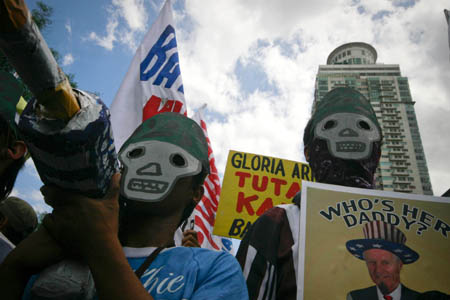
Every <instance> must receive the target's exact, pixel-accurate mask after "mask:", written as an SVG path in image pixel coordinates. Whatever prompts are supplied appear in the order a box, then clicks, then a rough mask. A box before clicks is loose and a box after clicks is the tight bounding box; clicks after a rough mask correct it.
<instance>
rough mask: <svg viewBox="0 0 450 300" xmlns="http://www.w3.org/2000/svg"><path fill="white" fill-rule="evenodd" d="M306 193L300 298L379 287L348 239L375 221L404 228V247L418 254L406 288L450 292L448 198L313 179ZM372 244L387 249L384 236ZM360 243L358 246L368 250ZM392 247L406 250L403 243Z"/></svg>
mask: <svg viewBox="0 0 450 300" xmlns="http://www.w3.org/2000/svg"><path fill="white" fill-rule="evenodd" d="M302 192H303V193H302V197H301V201H302V202H301V213H300V215H301V218H300V231H299V232H300V234H299V241H300V242H299V259H298V263H299V265H298V270H299V273H298V274H299V276H298V284H297V287H298V297H297V299H298V300H312V299H336V300H338V299H347V294H348V293H350V292H352V291H355V290H361V289H364V290H365V291H366V290H367V289H368V288H371V287H374V286H375V283H374V282H373V281H372V279H371V276H370V275H369V271H368V268H367V265H366V263H365V261H364V260H363V258H362V257H357V256H356V255H355V254H352V253H351V252H350V251H349V250H348V249H347V242H349V241H356V240H359V241H361V240H363V241H364V239H365V236H364V232H363V228H364V225H365V224H366V223H367V222H371V221H373V220H377V221H384V222H387V223H389V224H391V225H393V226H395V227H396V228H397V229H399V230H400V231H401V232H402V233H403V234H404V235H405V237H406V241H404V245H405V246H407V247H408V248H410V249H412V250H413V251H415V252H416V253H417V254H418V255H419V258H418V259H417V260H416V261H412V262H411V263H404V264H403V266H402V267H401V270H400V273H399V277H400V282H401V284H402V285H403V286H405V287H407V288H409V289H411V290H414V291H417V292H419V293H423V292H426V291H439V292H442V293H445V294H450V281H449V280H450V279H449V278H450V268H449V265H448V263H449V261H450V199H449V198H440V197H431V196H422V195H414V194H405V193H393V192H386V191H376V190H363V189H356V188H349V187H342V186H333V185H326V184H318V183H310V182H308V183H305V184H304V185H303V190H302ZM373 243H374V245H373V246H374V247H377V248H379V249H384V247H385V245H384V244H383V243H382V242H380V240H373ZM360 244H361V242H360ZM360 244H358V243H356V246H357V247H361V248H364V247H363V246H362V245H360ZM354 245H355V243H354V244H352V245H350V244H349V246H348V247H350V248H351V247H355V246H354ZM392 245H396V244H394V243H392ZM386 248H389V247H386ZM390 249H391V250H392V249H395V250H393V251H395V252H399V253H400V252H405V251H404V250H402V249H403V248H401V247H398V248H390ZM408 255H409V254H406V255H405V257H407V256H408ZM385 272H387V271H385ZM386 274H387V273H386ZM386 274H384V275H385V276H387V275H386ZM324 282H326V285H327V288H326V289H324ZM366 299H369V296H367V298H366ZM402 299H403V295H402Z"/></svg>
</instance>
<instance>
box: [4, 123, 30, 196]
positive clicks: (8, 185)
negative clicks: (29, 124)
mask: <svg viewBox="0 0 450 300" xmlns="http://www.w3.org/2000/svg"><path fill="white" fill-rule="evenodd" d="M17 140H18V139H17V136H16V135H15V133H14V131H13V130H12V129H11V127H9V125H8V123H7V122H6V121H5V119H4V118H3V117H2V116H1V115H0V141H1V143H2V144H4V145H5V146H4V148H3V149H0V159H7V157H8V156H7V151H8V149H9V148H11V147H12V146H13V145H14V143H15V142H16V141H17ZM25 160H26V158H25V156H23V157H21V158H20V159H17V160H14V162H13V163H11V165H9V166H8V168H7V169H6V170H5V171H4V172H3V174H0V201H2V200H3V199H6V197H8V195H9V194H10V193H11V191H12V189H13V187H14V183H15V182H16V178H17V175H18V174H19V170H20V169H21V168H22V167H23V165H24V164H25Z"/></svg>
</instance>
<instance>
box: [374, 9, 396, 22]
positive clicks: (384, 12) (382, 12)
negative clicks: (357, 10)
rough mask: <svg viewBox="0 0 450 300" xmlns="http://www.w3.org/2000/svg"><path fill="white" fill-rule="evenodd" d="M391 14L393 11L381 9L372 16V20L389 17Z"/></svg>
mask: <svg viewBox="0 0 450 300" xmlns="http://www.w3.org/2000/svg"><path fill="white" fill-rule="evenodd" d="M391 14H392V12H390V11H388V10H380V11H378V12H376V13H375V14H374V15H373V16H372V20H373V21H376V20H382V19H383V18H384V17H389V16H390V15H391Z"/></svg>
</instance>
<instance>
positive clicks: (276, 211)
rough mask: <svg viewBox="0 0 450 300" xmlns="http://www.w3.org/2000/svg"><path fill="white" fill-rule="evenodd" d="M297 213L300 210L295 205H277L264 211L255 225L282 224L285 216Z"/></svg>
mask: <svg viewBox="0 0 450 300" xmlns="http://www.w3.org/2000/svg"><path fill="white" fill-rule="evenodd" d="M291 211H292V212H294V213H298V212H299V211H300V210H299V208H298V207H297V206H296V205H295V204H282V205H277V206H274V207H272V208H269V209H268V210H266V211H265V212H264V213H263V214H262V215H261V216H260V217H259V218H258V219H257V221H255V224H256V223H265V222H271V223H282V222H284V221H285V219H286V214H287V213H289V212H291Z"/></svg>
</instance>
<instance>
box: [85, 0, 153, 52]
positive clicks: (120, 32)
mask: <svg viewBox="0 0 450 300" xmlns="http://www.w3.org/2000/svg"><path fill="white" fill-rule="evenodd" d="M107 11H108V15H109V17H108V20H107V24H106V28H105V30H106V35H103V36H102V35H100V34H98V33H96V32H91V33H90V34H89V35H88V37H87V38H85V39H87V40H91V41H93V42H95V43H96V44H97V45H99V46H101V47H103V48H105V49H107V50H110V51H111V50H112V49H113V48H114V46H115V44H116V43H119V44H123V45H125V46H127V47H128V48H129V49H130V50H132V51H134V50H136V48H137V44H139V42H140V41H139V38H140V37H141V36H142V33H143V32H144V31H145V30H146V25H147V20H148V15H147V12H146V8H145V6H144V1H143V0H112V3H111V5H110V6H109V7H108V8H107Z"/></svg>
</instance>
